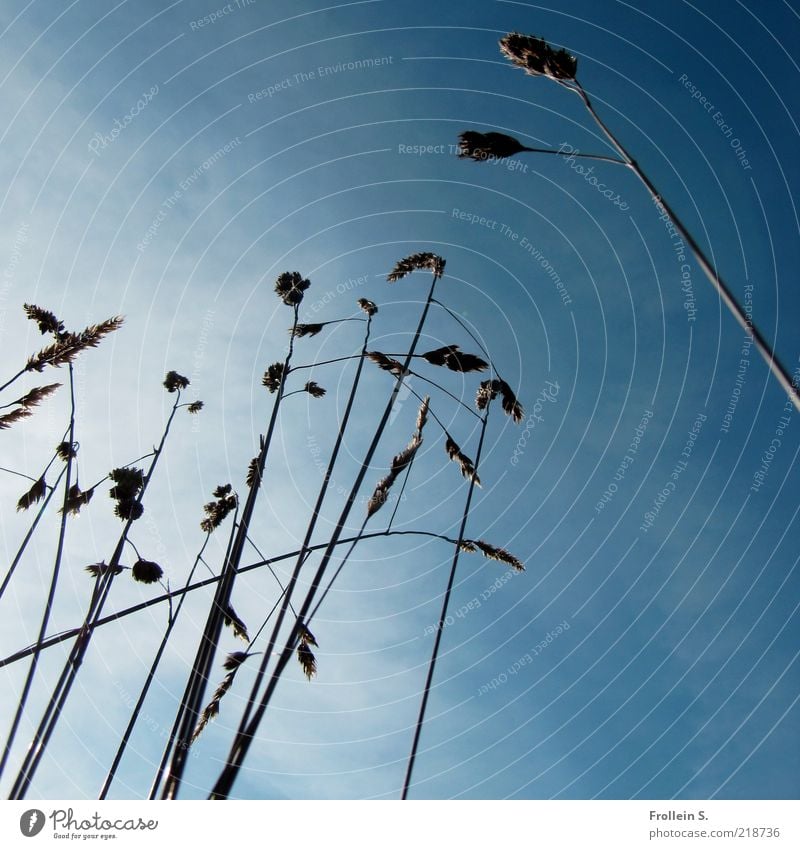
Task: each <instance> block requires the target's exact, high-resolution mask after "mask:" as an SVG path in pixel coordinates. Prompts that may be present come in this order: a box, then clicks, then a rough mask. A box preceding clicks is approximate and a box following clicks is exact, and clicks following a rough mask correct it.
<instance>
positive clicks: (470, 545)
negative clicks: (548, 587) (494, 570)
mask: <svg viewBox="0 0 800 849" xmlns="http://www.w3.org/2000/svg"><path fill="white" fill-rule="evenodd" d="M459 547H460V548H461V550H462V551H468V552H470V553H471V554H474V553H476V552H478V551H480V552H481V554H483V556H484V557H486V558H487V559H489V560H497V561H499V562H500V563H505V564H507V565H508V566H510V567H511V568H512V569H513V570H514V571H515V572H524V571H525V566H524V565H523V563H522V561H521V560H519V559H518V558H516V557H514V555H513V554H509V552H507V551H506V550H505V549H504V548H498V547H497V546H494V545H490V544H489V543H488V542H485V541H484V540H482V539H464V540H461V542H460V543H459Z"/></svg>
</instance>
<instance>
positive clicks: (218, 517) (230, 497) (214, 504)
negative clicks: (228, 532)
mask: <svg viewBox="0 0 800 849" xmlns="http://www.w3.org/2000/svg"><path fill="white" fill-rule="evenodd" d="M212 495H213V496H214V498H215V499H216V501H209V502H208V504H204V505H203V512H204V513H205V514H206V517H205V519H203V521H202V522H200V527H201V528H202V529H203V530H204V531H205V532H206V533H209V534H210V533H211V531H213V530H214V529H215V528H218V527H219V526H220V525H221V524H222V523H223V521H224V520H225V518H226V517H227V515H228V514H229V513H230V512H231V511H232V510H235V509H236V505H237V503H238V501H237V498H236V493H235V492H233V487H232V486H231V485H230V484H229V483H226V484H224V485H221V486H218V487H217V488H216V489H215V490H214V492H213V493H212Z"/></svg>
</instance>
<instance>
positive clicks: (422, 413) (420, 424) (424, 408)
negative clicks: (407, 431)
mask: <svg viewBox="0 0 800 849" xmlns="http://www.w3.org/2000/svg"><path fill="white" fill-rule="evenodd" d="M430 405H431V398H430V395H426V396H425V397H424V398H423V399H422V403H421V404H420V405H419V411H418V412H417V433H418V434H420V435H421V434H422V428H424V427H425V423H426V422H427V421H428V410H429V409H430Z"/></svg>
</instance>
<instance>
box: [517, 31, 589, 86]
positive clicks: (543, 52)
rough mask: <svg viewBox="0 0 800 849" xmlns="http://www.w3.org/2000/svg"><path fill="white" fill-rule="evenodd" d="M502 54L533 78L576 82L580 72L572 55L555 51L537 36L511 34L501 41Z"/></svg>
mask: <svg viewBox="0 0 800 849" xmlns="http://www.w3.org/2000/svg"><path fill="white" fill-rule="evenodd" d="M500 52H501V53H502V54H503V55H504V56H505V57H506V58H507V59H509V60H510V61H511V62H513V64H515V65H516V66H517V67H518V68H522V70H523V71H525V73H526V74H531V76H545V77H550V78H551V79H553V80H558V81H562V80H574V79H575V74H576V73H577V71H578V60H577V59H576V58H575V57H574V56H573V55H572V54H571V53H568V52H567V51H566V50H563V49H560V50H554V49H553V48H552V47H551V46H550V45H549V44H548V43H547V42H546V41H545V40H544V39H542V38H537V37H536V36H535V35H523V34H522V33H519V32H510V33H509V34H508V35H505V36H503V38H501V39H500Z"/></svg>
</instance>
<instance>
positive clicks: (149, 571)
mask: <svg viewBox="0 0 800 849" xmlns="http://www.w3.org/2000/svg"><path fill="white" fill-rule="evenodd" d="M131 574H132V575H133V580H134V581H138V582H139V583H140V584H155V583H156V581H160V580H161V576H162V575H163V574H164V570H163V569H162V568H161V567H160V566H159V565H158V563H154V562H153V561H152V560H137V561H136V562H135V563H134V564H133V566H132V567H131Z"/></svg>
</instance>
